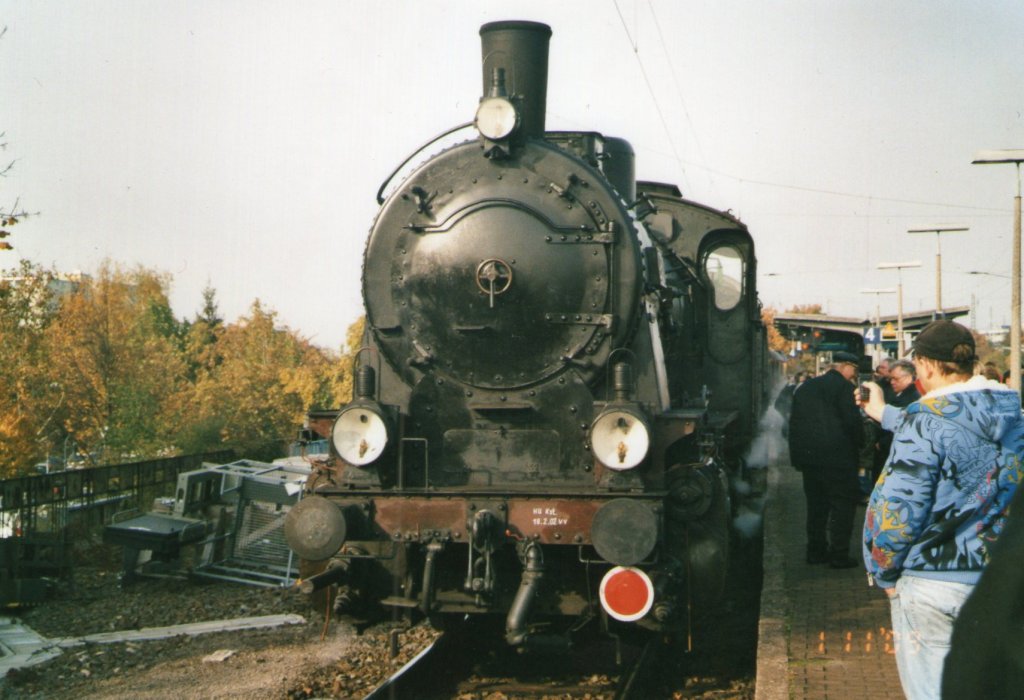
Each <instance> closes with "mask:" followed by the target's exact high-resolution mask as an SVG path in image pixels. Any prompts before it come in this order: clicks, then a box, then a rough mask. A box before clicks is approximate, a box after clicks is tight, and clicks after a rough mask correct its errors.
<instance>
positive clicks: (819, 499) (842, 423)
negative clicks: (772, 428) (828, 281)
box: [789, 352, 864, 569]
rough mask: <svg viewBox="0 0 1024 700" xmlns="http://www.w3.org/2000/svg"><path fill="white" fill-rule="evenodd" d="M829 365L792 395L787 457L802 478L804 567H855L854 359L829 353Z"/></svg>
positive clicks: (857, 423)
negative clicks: (852, 554) (851, 549)
mask: <svg viewBox="0 0 1024 700" xmlns="http://www.w3.org/2000/svg"><path fill="white" fill-rule="evenodd" d="M832 359H833V362H834V364H833V365H832V368H831V369H829V371H828V372H826V373H825V374H823V375H821V376H820V377H814V378H813V379H808V380H807V381H806V382H804V383H803V384H801V385H800V388H799V389H797V391H796V392H795V393H794V394H793V412H792V414H791V415H790V419H789V452H790V457H791V458H792V462H793V466H794V467H796V468H797V469H799V470H800V471H801V472H802V473H803V477H804V497H805V498H806V501H807V563H808V564H825V563H827V564H828V565H829V566H831V567H832V568H835V569H847V568H851V567H854V566H858V565H859V562H858V561H857V560H856V559H853V558H852V557H850V552H849V547H850V536H851V535H852V533H853V518H854V512H855V511H856V509H857V504H858V503H859V502H860V498H861V493H860V483H859V481H858V479H857V453H858V449H859V448H860V445H861V441H862V440H863V434H864V433H863V428H862V425H861V416H860V411H859V410H858V408H857V404H856V403H855V402H854V398H853V392H854V386H853V383H852V382H853V381H854V378H855V377H856V376H857V356H856V355H852V354H850V353H848V352H836V353H833V355H832Z"/></svg>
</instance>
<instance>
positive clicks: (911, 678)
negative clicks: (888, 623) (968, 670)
mask: <svg viewBox="0 0 1024 700" xmlns="http://www.w3.org/2000/svg"><path fill="white" fill-rule="evenodd" d="M972 590H974V586H972V585H969V584H966V583H952V582H950V581H935V580H933V579H927V578H920V577H918V576H901V577H900V578H899V580H898V581H896V596H895V597H893V598H890V599H889V602H890V603H891V605H892V631H893V639H894V641H895V643H896V667H897V668H898V669H899V672H900V683H901V684H902V685H903V693H904V694H905V695H906V696H907V700H938V698H939V697H940V695H941V689H942V665H943V663H945V661H946V654H948V653H949V639H950V637H951V636H952V634H953V622H954V621H955V620H956V617H957V615H959V614H960V608H962V607H963V604H964V602H965V601H966V600H967V596H969V595H970V594H971V591H972Z"/></svg>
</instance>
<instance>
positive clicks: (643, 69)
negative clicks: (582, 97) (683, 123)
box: [613, 0, 691, 190]
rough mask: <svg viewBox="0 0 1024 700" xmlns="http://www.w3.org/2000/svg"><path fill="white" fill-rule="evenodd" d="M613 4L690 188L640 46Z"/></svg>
mask: <svg viewBox="0 0 1024 700" xmlns="http://www.w3.org/2000/svg"><path fill="white" fill-rule="evenodd" d="M613 2H614V4H615V11H616V12H617V13H618V15H619V21H620V22H622V30H623V31H624V32H625V33H626V39H627V40H629V45H630V48H632V49H633V57H634V58H636V62H637V65H638V66H639V67H640V75H642V76H643V79H644V84H645V85H646V86H647V91H648V92H649V93H650V95H651V100H652V102H654V111H655V112H657V113H658V119H659V120H661V126H662V128H663V129H664V130H665V138H666V139H667V140H668V143H669V146H671V147H672V154H673V155H674V157H675V160H676V164H677V165H678V166H679V175H680V178H681V179H682V181H683V185H684V188H685V189H686V190H690V189H691V187H690V180H689V178H688V177H687V175H686V168H685V167H684V166H683V159H682V157H680V155H679V150H678V149H677V148H676V142H675V140H673V138H672V131H671V129H669V128H668V120H666V119H665V113H664V112H663V111H662V109H661V104H660V103H659V102H658V96H657V94H656V93H655V92H654V86H653V85H652V84H651V79H650V77H649V76H648V75H647V68H646V67H645V66H644V62H643V60H642V59H641V58H640V47H639V46H638V44H637V42H636V41H635V40H634V39H633V35H632V34H630V31H629V27H628V26H627V25H626V18H625V17H623V16H622V9H621V8H620V7H619V0H613Z"/></svg>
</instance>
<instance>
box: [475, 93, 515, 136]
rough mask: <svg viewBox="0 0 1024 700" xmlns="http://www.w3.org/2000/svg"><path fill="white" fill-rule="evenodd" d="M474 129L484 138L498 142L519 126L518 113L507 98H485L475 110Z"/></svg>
mask: <svg viewBox="0 0 1024 700" xmlns="http://www.w3.org/2000/svg"><path fill="white" fill-rule="evenodd" d="M475 124H476V128H477V131H479V132H480V134H481V135H483V137H484V138H487V139H490V140H491V141H500V140H502V139H506V138H508V137H509V136H510V135H511V134H512V132H513V131H515V130H516V127H517V126H518V125H519V113H518V112H516V108H515V105H513V104H512V103H511V102H510V101H509V100H508V98H505V97H485V98H484V99H482V100H480V106H479V107H477V109H476V121H475Z"/></svg>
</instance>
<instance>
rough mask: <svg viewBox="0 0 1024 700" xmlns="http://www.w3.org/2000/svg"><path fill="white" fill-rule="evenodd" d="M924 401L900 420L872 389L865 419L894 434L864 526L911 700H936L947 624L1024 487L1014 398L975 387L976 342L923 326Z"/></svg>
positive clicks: (919, 354)
mask: <svg viewBox="0 0 1024 700" xmlns="http://www.w3.org/2000/svg"><path fill="white" fill-rule="evenodd" d="M913 351H914V366H915V368H916V369H917V376H918V379H919V380H920V382H921V384H922V385H923V386H924V389H925V391H926V393H925V395H924V396H923V397H922V398H921V399H920V400H919V401H917V402H915V403H912V404H911V405H910V406H908V407H907V408H906V409H905V410H903V411H901V410H899V409H898V408H895V407H893V406H886V405H885V402H884V400H883V398H882V390H881V388H880V387H878V385H876V384H869V385H868V386H869V387H870V399H869V400H868V401H867V402H865V403H864V404H863V408H864V411H865V412H866V413H867V414H868V415H869V416H870V417H872V418H874V419H875V420H878V421H880V422H881V424H882V427H883V428H885V429H886V430H891V431H892V432H893V433H894V435H893V445H892V451H891V452H890V454H889V458H888V460H887V461H886V464H885V466H884V468H883V470H882V475H881V477H880V478H879V480H878V483H877V484H876V485H875V489H874V491H873V492H872V494H871V499H870V501H869V503H868V509H867V513H866V517H865V521H864V562H865V564H866V566H867V570H868V577H869V580H871V581H873V582H874V584H875V585H877V586H879V587H880V588H881V589H882V590H883V591H885V593H886V595H888V596H889V600H890V603H891V608H892V628H893V633H894V637H895V643H896V665H897V667H898V668H899V674H900V682H901V684H902V686H903V692H904V694H905V695H906V696H907V698H909V699H910V700H917V699H919V698H938V697H939V696H940V685H941V680H942V666H943V663H944V661H945V657H946V654H947V653H948V652H949V640H950V635H951V633H952V629H953V622H954V620H955V619H956V617H957V615H958V614H959V612H960V608H961V606H962V605H963V603H964V601H965V600H966V599H967V597H968V596H969V595H970V593H971V591H972V590H973V589H974V584H975V583H976V582H977V580H978V579H979V578H980V576H981V572H982V570H983V569H984V567H985V565H986V564H987V563H988V560H989V555H990V548H991V546H992V543H993V542H995V541H996V539H997V538H998V537H999V534H1000V532H1002V530H1003V527H1004V526H1005V523H1006V517H1007V515H1008V513H1009V504H1010V501H1011V499H1012V498H1013V495H1014V493H1015V492H1016V489H1017V485H1018V483H1020V480H1021V476H1022V461H1024V420H1022V418H1021V409H1020V397H1019V396H1018V394H1017V392H1015V391H1013V390H1012V389H1010V388H1009V387H1006V386H1004V385H1002V384H1000V383H998V382H994V381H992V380H990V379H986V378H985V377H984V376H981V375H978V376H972V375H973V373H974V366H975V363H976V359H977V358H976V357H975V347H974V337H973V336H972V335H971V332H970V331H969V330H968V329H966V328H964V327H963V326H961V325H960V324H958V323H954V322H952V321H947V320H940V321H935V322H933V323H930V324H929V325H928V326H927V327H925V329H924V330H922V331H921V333H920V334H919V335H918V336H917V338H916V339H915V341H914V347H913Z"/></svg>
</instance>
